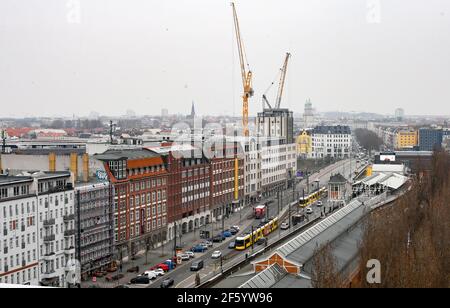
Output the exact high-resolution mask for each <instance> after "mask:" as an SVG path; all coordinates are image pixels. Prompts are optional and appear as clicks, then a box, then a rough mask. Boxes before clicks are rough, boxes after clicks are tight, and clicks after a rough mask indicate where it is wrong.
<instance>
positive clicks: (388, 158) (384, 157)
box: [380, 154, 395, 162]
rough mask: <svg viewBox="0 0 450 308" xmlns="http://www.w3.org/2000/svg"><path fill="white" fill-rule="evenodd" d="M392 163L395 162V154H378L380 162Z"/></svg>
mask: <svg viewBox="0 0 450 308" xmlns="http://www.w3.org/2000/svg"><path fill="white" fill-rule="evenodd" d="M384 161H385V162H393V161H395V154H380V162H384Z"/></svg>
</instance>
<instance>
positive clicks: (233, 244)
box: [228, 241, 236, 249]
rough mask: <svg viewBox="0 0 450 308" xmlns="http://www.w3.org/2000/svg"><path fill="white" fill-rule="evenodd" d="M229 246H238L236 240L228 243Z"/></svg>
mask: <svg viewBox="0 0 450 308" xmlns="http://www.w3.org/2000/svg"><path fill="white" fill-rule="evenodd" d="M228 248H230V249H234V248H236V242H235V241H232V242H230V243H229V244H228Z"/></svg>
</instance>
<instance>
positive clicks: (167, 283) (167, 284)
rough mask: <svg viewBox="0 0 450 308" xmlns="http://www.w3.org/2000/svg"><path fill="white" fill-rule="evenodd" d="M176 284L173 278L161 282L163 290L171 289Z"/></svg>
mask: <svg viewBox="0 0 450 308" xmlns="http://www.w3.org/2000/svg"><path fill="white" fill-rule="evenodd" d="M174 282H175V280H173V278H167V279H164V280H163V282H161V288H170V287H171V286H173V284H174Z"/></svg>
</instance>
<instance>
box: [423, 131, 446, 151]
mask: <svg viewBox="0 0 450 308" xmlns="http://www.w3.org/2000/svg"><path fill="white" fill-rule="evenodd" d="M442 137H443V133H442V129H435V128H420V129H419V150H420V151H433V150H434V149H435V148H436V147H441V146H442Z"/></svg>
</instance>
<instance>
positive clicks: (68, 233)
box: [64, 229, 75, 236]
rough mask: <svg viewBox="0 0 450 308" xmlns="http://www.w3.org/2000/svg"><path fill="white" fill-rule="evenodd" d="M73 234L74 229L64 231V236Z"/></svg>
mask: <svg viewBox="0 0 450 308" xmlns="http://www.w3.org/2000/svg"><path fill="white" fill-rule="evenodd" d="M72 235H75V229H71V230H66V231H64V236H72Z"/></svg>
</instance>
